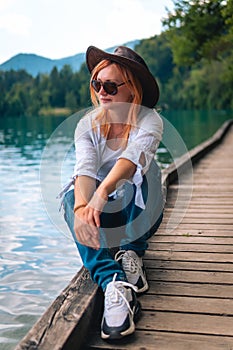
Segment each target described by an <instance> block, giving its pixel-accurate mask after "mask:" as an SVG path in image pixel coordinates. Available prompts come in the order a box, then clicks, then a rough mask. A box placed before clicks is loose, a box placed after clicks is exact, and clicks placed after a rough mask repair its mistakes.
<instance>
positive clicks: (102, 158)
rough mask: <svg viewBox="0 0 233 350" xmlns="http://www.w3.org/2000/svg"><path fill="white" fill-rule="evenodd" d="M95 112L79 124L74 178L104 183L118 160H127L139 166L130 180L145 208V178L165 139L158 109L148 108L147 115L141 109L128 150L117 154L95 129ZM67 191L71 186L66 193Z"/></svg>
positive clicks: (141, 204) (122, 150) (137, 199)
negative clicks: (142, 161) (141, 161)
mask: <svg viewBox="0 0 233 350" xmlns="http://www.w3.org/2000/svg"><path fill="white" fill-rule="evenodd" d="M96 113H97V112H96V110H93V111H91V112H89V113H88V114H87V115H86V116H84V117H83V118H82V119H81V120H80V121H79V122H78V124H77V127H76V130H75V136H74V141H75V152H76V163H75V167H74V173H73V179H75V178H76V177H77V176H81V175H86V176H90V177H92V178H95V179H97V180H99V181H103V179H104V178H105V177H106V175H107V174H108V172H109V171H110V170H111V168H112V167H113V166H114V164H115V163H116V161H117V160H118V159H119V158H125V159H128V160H130V161H131V162H133V163H134V164H135V165H136V166H137V169H136V172H135V174H134V176H133V178H132V179H131V182H133V183H134V184H135V185H136V189H137V190H136V196H135V204H136V205H137V206H139V207H140V208H142V209H145V205H144V201H143V198H142V192H141V183H142V181H143V178H142V176H143V174H145V173H146V171H147V170H148V168H149V166H150V162H151V161H152V159H153V158H154V156H155V153H156V150H157V148H158V146H159V143H160V141H161V139H162V133H163V122H162V119H161V118H160V116H159V114H158V113H157V112H156V111H155V110H153V109H146V112H145V110H144V109H142V111H141V112H140V113H139V115H138V120H137V125H136V126H133V127H132V128H131V131H130V133H129V138H128V142H127V146H126V148H125V149H121V148H119V149H117V150H116V151H114V150H112V149H110V148H109V147H108V146H107V143H106V141H107V140H106V138H105V137H104V136H103V135H102V134H101V132H100V126H99V125H98V124H97V126H96V128H93V120H94V118H95V117H96ZM142 154H143V155H144V159H145V162H144V164H143V165H142V164H140V162H139V160H140V157H141V155H142ZM70 185H71V184H70ZM67 188H69V185H68V186H66V188H65V190H67Z"/></svg>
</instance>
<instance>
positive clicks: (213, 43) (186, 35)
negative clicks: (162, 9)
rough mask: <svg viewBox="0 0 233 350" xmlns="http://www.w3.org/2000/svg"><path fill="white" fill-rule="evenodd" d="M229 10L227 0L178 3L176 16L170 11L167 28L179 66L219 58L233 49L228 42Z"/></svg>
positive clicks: (165, 25)
mask: <svg viewBox="0 0 233 350" xmlns="http://www.w3.org/2000/svg"><path fill="white" fill-rule="evenodd" d="M230 1H231V2H232V0H230ZM226 7H227V3H226V1H225V0H193V1H187V0H179V1H174V13H172V12H169V11H168V17H167V18H166V19H164V20H163V25H164V27H165V28H167V29H168V35H169V39H170V43H171V48H172V52H173V57H174V62H175V63H176V64H178V65H192V64H193V63H195V62H197V61H200V60H201V59H202V58H206V59H208V60H213V59H219V57H221V56H222V53H223V51H224V52H225V51H226V50H227V51H228V50H229V46H228V47H226V45H225V42H224V41H225V40H224V39H225V36H226V34H227V32H228V30H229V28H228V26H227V23H226V20H225V17H224V9H225V8H226Z"/></svg>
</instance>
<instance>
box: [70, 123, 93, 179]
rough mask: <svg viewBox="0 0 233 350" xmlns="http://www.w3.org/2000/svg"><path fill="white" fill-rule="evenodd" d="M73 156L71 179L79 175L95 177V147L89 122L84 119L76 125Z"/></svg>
mask: <svg viewBox="0 0 233 350" xmlns="http://www.w3.org/2000/svg"><path fill="white" fill-rule="evenodd" d="M74 142H75V155H76V162H75V166H74V172H73V178H75V177H77V176H81V175H86V176H90V177H92V178H96V177H97V169H98V154H97V150H96V147H95V139H94V133H93V129H92V125H91V120H90V119H89V118H88V117H84V118H83V119H81V120H80V122H79V123H78V125H77V127H76V130H75V135H74Z"/></svg>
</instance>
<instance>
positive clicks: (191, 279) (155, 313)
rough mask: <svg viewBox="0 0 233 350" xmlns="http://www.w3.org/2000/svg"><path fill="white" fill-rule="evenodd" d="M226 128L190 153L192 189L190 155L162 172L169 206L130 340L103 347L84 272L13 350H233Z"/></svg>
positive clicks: (231, 179) (231, 189) (231, 180)
mask: <svg viewBox="0 0 233 350" xmlns="http://www.w3.org/2000/svg"><path fill="white" fill-rule="evenodd" d="M231 124H232V123H230V122H229V123H225V124H224V126H223V127H222V128H221V129H220V130H218V132H217V133H216V134H215V135H214V136H213V137H212V138H211V139H209V140H207V141H206V142H204V143H203V144H201V145H199V146H198V147H196V148H195V149H194V150H192V151H191V152H190V156H191V159H192V161H193V163H196V162H197V161H198V163H197V164H196V165H195V167H194V177H193V178H194V182H193V183H192V184H190V176H189V175H190V174H186V173H187V172H188V170H189V165H190V158H189V157H187V155H185V156H183V157H182V159H181V160H180V161H179V164H178V166H179V169H178V172H177V169H176V166H177V164H176V166H174V164H172V165H171V166H170V167H169V168H168V169H166V170H165V171H164V172H163V183H164V184H165V185H166V186H167V187H168V193H167V203H166V208H165V212H164V220H163V222H162V224H161V226H160V228H159V230H158V232H157V233H156V235H155V236H153V237H152V238H151V240H150V245H149V250H148V251H147V253H146V256H145V259H144V261H145V265H146V267H147V275H148V280H149V284H150V289H149V291H148V292H147V293H146V294H145V295H143V296H141V297H140V300H141V304H142V307H143V315H142V318H141V319H140V321H139V322H138V323H137V328H136V332H135V334H133V335H132V336H130V337H126V338H125V339H123V340H122V341H120V342H117V343H113V344H111V343H108V342H104V341H102V340H101V338H100V335H99V324H100V317H101V312H100V309H101V307H102V294H101V292H100V291H99V290H98V288H97V287H96V285H95V284H93V283H92V282H91V281H90V279H89V277H88V274H87V272H86V271H85V269H82V270H81V271H80V272H79V273H78V275H77V276H75V277H74V279H73V280H72V282H71V283H70V285H69V286H68V287H67V288H66V289H65V290H64V292H63V293H62V294H61V295H60V296H59V297H58V298H57V299H56V300H55V301H54V303H53V304H52V305H51V307H50V308H49V309H48V310H47V311H46V313H45V314H44V315H43V316H42V317H41V319H40V320H39V321H38V322H37V323H36V324H35V325H34V326H33V328H32V329H31V330H30V331H29V333H28V334H27V335H26V336H25V337H24V339H23V340H22V341H21V342H20V344H19V345H18V346H17V348H16V350H36V349H38V350H56V349H65V350H72V349H82V350H83V349H141V350H142V349H157V350H187V349H189V350H200V349H205V350H230V349H233V274H232V272H233V176H232V175H233V161H232V150H233V130H232V128H233V127H232V126H231ZM227 131H229V132H227ZM216 146H218V147H216ZM209 151H212V152H209ZM204 156H205V157H204ZM180 174H183V175H182V181H180V179H179V181H178V182H177V175H178V176H179V177H180ZM190 186H191V187H192V188H190ZM190 190H192V196H191V199H190V195H189V192H190ZM177 218H178V219H179V220H178V224H177ZM93 315H94V317H93Z"/></svg>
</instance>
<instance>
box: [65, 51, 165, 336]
mask: <svg viewBox="0 0 233 350" xmlns="http://www.w3.org/2000/svg"><path fill="white" fill-rule="evenodd" d="M86 62H87V66H88V69H89V71H90V73H91V80H90V94H91V99H92V102H93V105H94V106H95V108H94V109H93V110H92V111H90V112H89V113H88V114H87V115H85V116H84V117H83V118H82V119H81V120H80V122H79V123H78V125H77V128H76V131H75V147H76V165H75V170H74V177H73V178H74V190H71V191H69V192H67V193H66V195H65V199H64V209H65V220H66V222H67V224H68V226H69V228H70V230H71V232H72V234H73V237H74V239H75V242H76V244H77V247H78V250H79V254H80V256H81V258H82V261H83V264H84V266H85V267H86V268H87V269H88V270H89V271H90V275H91V277H92V279H93V280H94V282H96V283H98V285H99V286H100V287H101V288H102V289H103V291H104V296H105V303H104V314H103V318H102V324H101V336H102V338H103V339H119V338H121V337H124V336H126V335H128V334H131V333H133V332H134V330H135V320H137V319H138V317H139V314H140V303H139V301H138V300H137V294H140V293H143V292H145V291H146V290H147V289H148V283H147V280H146V274H145V269H144V266H143V261H142V257H143V255H144V253H145V251H146V249H147V240H148V238H150V237H151V236H152V235H153V234H154V232H155V231H156V230H157V228H158V226H159V225H160V222H161V220H162V211H163V199H162V191H161V177H160V170H159V167H158V166H157V164H156V162H155V159H154V157H155V153H156V150H157V148H158V145H159V143H160V141H161V138H162V130H163V125H162V120H161V118H160V117H159V115H158V114H157V113H156V111H155V110H154V109H152V108H153V107H154V106H155V105H156V103H157V101H158V98H159V89H158V85H157V82H156V80H155V79H154V77H153V76H152V74H151V72H150V71H149V69H148V67H147V65H146V63H145V62H144V60H143V59H142V57H140V56H139V55H138V54H137V53H136V52H135V51H133V50H131V49H129V48H128V47H125V46H120V47H118V48H117V49H116V50H115V52H114V53H113V54H109V53H107V52H104V51H102V50H100V49H98V48H96V47H93V46H90V47H89V48H88V49H87V53H86ZM114 247H119V251H118V252H117V253H116V254H115V256H114V254H113V253H112V249H111V248H114Z"/></svg>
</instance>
